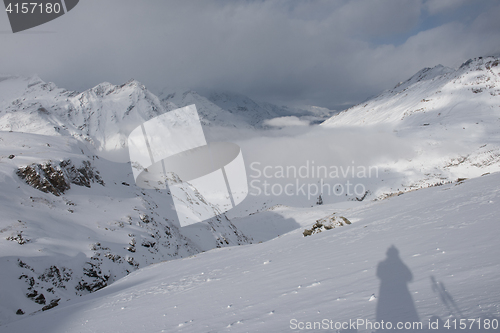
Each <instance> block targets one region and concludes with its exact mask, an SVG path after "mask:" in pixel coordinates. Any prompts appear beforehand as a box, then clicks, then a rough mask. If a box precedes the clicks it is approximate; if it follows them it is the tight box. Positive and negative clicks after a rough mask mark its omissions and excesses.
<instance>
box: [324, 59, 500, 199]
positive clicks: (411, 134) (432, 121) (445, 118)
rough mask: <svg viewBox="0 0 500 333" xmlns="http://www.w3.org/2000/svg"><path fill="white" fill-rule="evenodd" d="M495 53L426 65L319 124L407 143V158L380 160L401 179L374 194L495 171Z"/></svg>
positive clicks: (498, 105)
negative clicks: (452, 64) (380, 133)
mask: <svg viewBox="0 0 500 333" xmlns="http://www.w3.org/2000/svg"><path fill="white" fill-rule="evenodd" d="M499 64H500V58H499V57H479V58H476V59H471V60H468V61H467V62H465V63H464V64H462V66H460V68H458V69H455V70H454V69H450V68H446V67H443V66H441V65H438V66H436V67H434V68H425V69H423V70H421V71H420V72H418V73H417V74H415V75H414V76H412V77H411V78H410V79H408V80H407V81H405V82H402V83H399V84H398V85H397V86H396V87H394V88H393V89H392V90H388V91H385V92H383V93H382V94H380V95H379V96H377V97H375V98H373V99H371V100H369V101H367V102H365V103H362V104H359V105H356V106H354V107H352V108H350V109H347V110H345V111H343V112H341V113H339V114H336V115H335V116H333V117H331V118H330V119H328V120H327V121H325V122H324V123H323V124H321V126H322V127H325V128H330V129H333V130H335V129H339V128H344V129H345V128H351V129H352V130H354V131H355V130H356V129H360V128H370V127H377V126H379V127H382V128H384V130H385V131H387V132H392V133H393V134H394V135H395V140H398V141H407V142H411V143H412V144H411V146H412V148H411V150H409V151H408V154H407V156H406V158H401V159H400V160H398V161H396V162H392V161H391V162H390V163H387V164H381V165H380V167H381V168H382V169H385V170H387V171H388V172H390V173H399V174H401V175H403V176H402V178H403V180H402V181H398V182H395V183H393V184H391V185H390V186H388V187H387V189H385V190H379V191H378V195H379V196H382V195H384V192H385V195H387V194H388V193H392V192H399V191H408V190H412V189H416V188H421V187H425V186H429V185H433V184H436V183H442V182H448V181H456V180H457V179H458V178H471V177H478V176H480V175H482V174H484V173H487V172H496V171H499V170H500V167H499V166H500V66H499Z"/></svg>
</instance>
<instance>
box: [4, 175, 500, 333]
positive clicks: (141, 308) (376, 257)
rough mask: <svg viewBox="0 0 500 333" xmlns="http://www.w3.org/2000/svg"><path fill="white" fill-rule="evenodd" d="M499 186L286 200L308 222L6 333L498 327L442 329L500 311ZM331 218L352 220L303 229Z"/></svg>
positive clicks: (122, 285) (149, 273)
mask: <svg viewBox="0 0 500 333" xmlns="http://www.w3.org/2000/svg"><path fill="white" fill-rule="evenodd" d="M498 184H500V174H498V173H496V174H493V175H488V176H484V177H480V178H477V179H473V180H468V181H465V182H462V183H460V184H449V185H443V186H440V187H433V188H429V189H423V190H420V191H415V192H412V193H408V194H404V195H401V196H398V197H393V198H390V199H386V200H382V201H378V202H362V203H350V204H345V203H344V204H336V205H329V206H316V207H315V208H309V209H297V208H287V207H282V208H280V209H277V210H275V211H274V214H275V217H274V219H275V220H279V219H284V220H291V221H293V222H294V223H298V224H300V225H301V226H302V228H301V229H298V230H295V231H292V232H290V233H288V234H285V235H282V236H280V237H278V238H275V239H273V240H271V241H268V242H265V243H261V244H253V245H247V246H242V247H232V248H225V249H217V250H213V251H209V252H206V253H202V254H197V255H194V256H192V257H189V258H184V259H180V260H175V261H170V262H165V263H159V264H156V265H151V266H149V267H147V268H144V269H141V270H139V271H137V272H134V273H132V274H130V275H129V276H127V277H126V278H123V279H121V280H120V281H118V282H116V283H114V284H113V285H111V286H110V287H107V288H105V289H103V290H100V291H98V292H96V293H94V294H91V295H88V296H84V297H82V298H79V299H77V300H73V301H70V302H68V303H66V304H62V305H61V306H59V307H57V308H55V309H54V310H51V311H47V312H45V313H41V314H37V315H33V316H29V317H28V318H27V319H25V320H21V321H18V322H15V323H11V324H8V325H5V326H3V327H2V332H5V333H8V332H30V331H37V332H110V331H114V332H148V333H149V332H287V331H297V332H298V331H302V330H300V329H299V328H300V327H305V325H307V322H322V321H323V320H326V322H327V323H328V325H330V324H329V322H330V320H332V321H333V323H335V322H339V323H342V322H349V320H351V321H355V320H357V319H363V320H365V321H367V320H369V321H370V322H372V324H373V323H374V322H375V321H378V322H380V321H381V320H384V321H385V322H387V321H391V320H392V321H395V324H396V322H397V321H402V322H406V320H409V319H415V318H416V319H417V320H419V321H421V322H422V323H423V325H424V326H427V325H428V323H429V319H431V318H433V319H432V322H435V320H436V319H437V318H438V317H439V319H440V320H442V323H441V327H440V329H438V330H431V331H432V332H450V331H461V332H463V331H469V332H498V329H497V330H493V329H489V330H484V329H481V330H479V329H472V330H449V329H445V328H443V326H442V325H443V324H445V323H446V321H447V320H448V319H458V320H460V319H471V320H472V319H475V320H478V319H481V322H482V323H483V324H484V323H485V320H486V319H488V320H498V319H499V318H500V308H499V304H500V292H499V291H498V288H496V286H497V284H498V272H499V271H500V262H499V261H498V257H499V256H500V249H499V247H498V246H497V245H496V244H497V239H498V237H499V236H500V234H499V229H498V228H497V223H498V220H499V217H500V216H499V211H498V202H499V201H500V187H499V185H498ZM332 213H336V214H337V215H342V216H345V217H347V218H348V219H349V220H350V221H351V222H352V223H351V224H350V225H347V224H346V225H344V226H342V227H336V228H334V229H331V230H326V231H323V232H321V233H319V234H313V235H311V236H308V237H304V236H303V235H302V231H303V228H306V227H307V228H309V227H310V226H311V225H312V224H313V223H314V222H315V220H317V219H318V218H321V217H324V216H329V215H330V214H332ZM267 218H268V219H270V220H272V219H271V217H270V216H267ZM254 220H259V216H258V215H257V214H256V215H253V216H251V217H248V218H247V219H246V220H245V221H240V222H243V223H248V224H252V223H253V221H254ZM261 225H262V227H265V225H264V224H261ZM392 246H394V247H395V248H396V250H397V251H399V254H397V253H396V254H394V252H397V251H394V250H391V251H388V250H389V249H390V248H391V247H392ZM386 253H388V254H386ZM377 275H378V276H379V277H377ZM387 284H389V285H390V286H391V288H389V289H386V286H387ZM466 322H467V323H468V324H469V323H470V321H466ZM300 323H302V324H300ZM294 325H297V326H294ZM299 325H303V326H299ZM312 325H313V324H312ZM333 325H335V324H333ZM476 325H477V322H476ZM327 327H330V326H327ZM366 328H367V327H366V326H363V325H362V326H360V327H358V331H359V332H372V331H375V329H370V327H369V326H368V329H366ZM306 331H310V330H306ZM322 331H335V329H332V330H322ZM415 331H420V332H422V331H424V330H415Z"/></svg>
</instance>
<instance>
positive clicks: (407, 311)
mask: <svg viewBox="0 0 500 333" xmlns="http://www.w3.org/2000/svg"><path fill="white" fill-rule="evenodd" d="M386 255H387V257H386V258H385V260H384V261H381V262H380V263H379V264H378V266H377V277H378V278H379V279H380V290H379V297H378V301H377V309H376V321H377V322H378V323H382V321H384V327H383V328H382V327H380V328H379V329H377V332H390V331H391V332H392V331H397V330H398V329H397V324H398V323H399V322H402V323H413V322H419V321H420V319H419V316H418V313H417V309H416V308H415V304H414V302H413V298H412V297H411V295H410V291H409V289H408V283H409V282H411V281H412V279H413V275H412V273H411V271H410V269H409V268H408V266H406V265H405V264H404V263H403V261H401V258H400V257H399V251H398V249H397V248H396V247H395V246H394V245H392V246H391V247H390V248H389V249H388V250H387V253H386ZM388 323H390V324H388ZM391 324H392V325H391ZM389 325H390V327H388V326H389ZM401 331H405V332H411V331H412V329H402V330H401Z"/></svg>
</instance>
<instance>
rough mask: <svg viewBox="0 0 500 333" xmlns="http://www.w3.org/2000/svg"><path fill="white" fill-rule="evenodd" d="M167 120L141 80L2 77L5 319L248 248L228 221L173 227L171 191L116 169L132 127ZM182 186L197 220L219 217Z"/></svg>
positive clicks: (0, 223)
mask: <svg viewBox="0 0 500 333" xmlns="http://www.w3.org/2000/svg"><path fill="white" fill-rule="evenodd" d="M163 112H166V110H165V109H164V107H163V105H162V102H161V101H160V100H159V99H158V98H157V97H156V96H154V95H153V94H152V93H150V92H149V91H148V90H147V89H146V88H145V87H144V86H143V85H141V84H140V83H139V82H137V81H129V82H127V83H126V84H123V85H120V86H115V85H112V84H109V83H103V84H100V85H98V86H96V87H94V88H92V89H90V90H87V91H85V92H83V93H76V92H71V91H67V90H64V89H60V88H57V87H56V86H55V85H54V84H52V83H45V82H43V81H42V80H41V79H39V78H38V77H36V76H35V77H31V78H24V77H16V76H9V77H5V76H4V77H2V79H1V80H0V129H1V131H0V183H1V192H0V210H1V211H2V214H3V216H2V219H0V234H1V236H2V237H0V248H1V251H0V253H1V257H0V262H1V264H0V265H1V267H2V269H1V271H2V273H0V274H1V276H2V278H1V280H2V286H0V295H1V297H0V300H1V301H0V322H1V323H5V322H6V321H10V320H12V319H13V318H16V311H17V309H22V311H24V312H26V313H32V312H35V311H39V310H42V309H48V308H51V307H53V306H55V305H57V303H58V302H59V301H60V300H67V299H71V298H73V297H75V295H82V294H85V293H88V292H93V291H95V290H97V289H100V288H102V287H104V286H106V285H108V284H110V283H112V282H113V281H115V280H117V279H119V278H121V277H123V276H125V275H127V274H128V273H130V272H131V271H134V270H136V269H138V268H140V267H144V266H147V265H149V264H152V263H157V262H160V261H164V260H170V259H175V258H181V257H186V256H190V255H194V254H196V253H200V252H202V251H207V250H210V249H213V248H216V247H224V246H231V245H241V244H248V243H251V242H252V239H251V237H247V236H245V235H244V234H243V233H242V232H241V231H239V230H238V229H237V228H236V227H235V226H234V224H233V223H232V222H231V221H229V220H228V219H227V217H226V216H225V215H218V216H216V217H215V218H212V219H209V220H207V221H206V223H203V224H196V225H193V226H189V227H185V228H182V229H181V228H180V227H179V224H178V221H177V215H176V213H175V210H174V208H173V201H172V198H171V196H170V193H169V192H167V190H157V191H145V190H142V189H140V188H138V187H136V186H135V183H134V178H133V175H132V169H131V167H130V163H119V162H115V161H114V160H116V159H115V157H116V156H115V155H113V153H114V151H119V152H122V153H123V152H125V153H126V155H128V151H127V149H125V148H126V147H125V143H126V140H127V136H128V134H129V133H130V131H131V130H132V129H134V128H135V127H136V126H138V125H140V124H141V123H142V122H144V121H146V120H148V119H151V118H153V117H155V116H157V115H160V114H162V113H163ZM178 121H179V122H182V121H183V120H182V119H179V120H178ZM103 156H104V157H105V158H103ZM120 158H122V156H120ZM126 159H128V156H126ZM118 160H120V159H118ZM182 190H183V192H182V193H183V194H182V200H184V201H185V202H186V205H187V207H190V209H192V210H193V212H194V213H195V214H196V212H201V211H206V210H209V211H214V212H217V211H218V210H217V207H214V206H212V205H211V204H210V203H208V202H206V201H205V200H204V199H203V198H202V197H200V195H199V193H197V191H196V189H194V188H192V187H191V186H190V185H189V184H185V185H183V188H182ZM14 307H17V309H14Z"/></svg>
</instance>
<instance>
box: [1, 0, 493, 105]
mask: <svg viewBox="0 0 500 333" xmlns="http://www.w3.org/2000/svg"><path fill="white" fill-rule="evenodd" d="M499 16H500V4H499V3H498V2H496V1H449V0H439V1H438V0H428V1H423V0H422V1H420V0H414V1H411V0H410V1H399V0H354V1H330V0H328V1H309V0H301V1H293V0H288V1H280V0H273V1H222V0H219V1H218V0H212V1H210V0H203V1H186V0H184V1H159V0H151V1H127V0H125V1H124V0H105V1H103V0H84V1H80V3H79V5H78V6H77V7H76V8H75V9H74V10H73V11H71V12H70V13H68V14H67V15H64V16H63V17H61V18H60V19H57V20H54V21H52V22H50V23H47V24H45V25H43V26H40V27H38V28H36V29H33V30H32V31H28V32H26V33H18V34H9V33H8V31H9V26H8V22H7V16H6V15H4V16H2V15H0V30H2V31H3V32H2V33H1V34H0V38H1V41H2V42H1V46H0V57H1V59H2V64H1V65H0V72H1V73H16V74H24V75H28V74H32V73H37V74H39V75H40V76H41V77H42V78H43V79H44V80H46V81H53V82H55V83H56V84H57V85H58V86H61V87H65V88H68V89H75V90H83V89H86V88H89V87H92V86H94V85H96V84H98V83H100V82H103V81H109V82H112V83H114V84H119V83H123V82H125V81H127V80H128V79H130V78H132V77H133V78H135V79H137V80H139V81H141V82H143V83H144V84H145V85H146V86H147V87H148V88H150V89H152V90H153V91H158V90H160V89H162V88H167V89H178V88H180V89H201V90H202V91H203V90H230V91H235V92H239V93H243V94H246V95H250V96H251V97H255V98H257V99H261V100H273V101H279V102H282V103H289V104H293V103H308V104H314V105H322V106H337V105H342V104H345V105H348V104H353V103H356V102H360V101H361V100H363V99H365V98H366V97H368V96H369V95H372V94H375V93H378V92H380V91H381V90H383V89H386V88H389V87H391V86H393V85H394V84H396V83H397V82H398V81H401V80H405V79H406V78H408V77H409V76H410V75H412V74H413V73H414V72H416V71H418V70H420V69H421V68H422V67H425V66H434V65H437V64H439V63H441V64H443V65H448V66H456V65H459V63H460V62H461V61H463V60H466V59H467V58H469V57H474V56H481V55H487V54H490V53H495V52H498V51H500V44H499V41H500V26H499V24H498V17H499ZM37 31H42V32H47V31H53V32H55V33H38V34H37V33H34V32H37Z"/></svg>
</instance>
